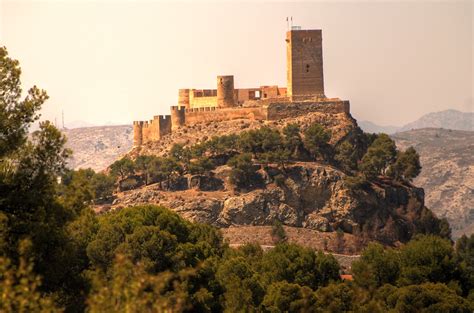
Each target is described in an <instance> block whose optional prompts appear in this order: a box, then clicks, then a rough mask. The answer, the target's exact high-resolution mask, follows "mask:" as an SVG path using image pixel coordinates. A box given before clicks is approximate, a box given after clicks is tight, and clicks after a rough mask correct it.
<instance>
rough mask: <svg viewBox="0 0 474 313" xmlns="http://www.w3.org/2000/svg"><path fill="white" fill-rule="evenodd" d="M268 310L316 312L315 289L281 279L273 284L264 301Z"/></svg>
mask: <svg viewBox="0 0 474 313" xmlns="http://www.w3.org/2000/svg"><path fill="white" fill-rule="evenodd" d="M262 304H263V306H264V307H265V309H266V311H267V312H314V307H315V306H316V297H315V296H314V292H313V290H311V288H308V287H301V286H300V285H298V284H290V283H288V282H286V281H280V282H276V283H273V284H271V285H270V286H269V287H268V291H267V293H266V294H265V298H264V299H263V302H262Z"/></svg>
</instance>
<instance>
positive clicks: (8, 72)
mask: <svg viewBox="0 0 474 313" xmlns="http://www.w3.org/2000/svg"><path fill="white" fill-rule="evenodd" d="M20 76H21V68H20V63H19V62H18V61H17V60H14V59H11V58H10V57H9V56H8V52H7V49H6V48H5V47H0V77H1V80H0V160H2V162H6V160H5V159H4V158H5V157H7V156H9V155H10V154H11V153H14V152H16V151H18V147H21V146H23V145H24V144H25V143H26V141H27V135H28V129H29V127H30V125H31V123H33V122H34V121H36V120H38V118H39V114H38V111H39V110H40V108H41V106H42V105H43V103H44V102H45V101H46V100H47V99H48V95H47V94H46V91H44V90H40V89H38V88H37V87H36V86H34V87H32V88H30V89H29V90H28V92H27V95H26V97H24V98H23V99H22V88H21V80H20Z"/></svg>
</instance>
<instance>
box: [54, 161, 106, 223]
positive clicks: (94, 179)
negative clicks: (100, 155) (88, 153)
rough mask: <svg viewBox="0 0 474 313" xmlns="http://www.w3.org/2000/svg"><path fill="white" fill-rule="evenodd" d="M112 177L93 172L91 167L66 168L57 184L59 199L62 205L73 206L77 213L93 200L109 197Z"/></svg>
mask: <svg viewBox="0 0 474 313" xmlns="http://www.w3.org/2000/svg"><path fill="white" fill-rule="evenodd" d="M114 184H115V180H114V178H113V177H111V176H109V175H106V174H103V173H95V172H94V171H93V170H92V169H90V168H89V169H79V170H77V171H74V170H67V171H66V172H65V173H64V174H63V175H62V176H61V184H60V185H59V190H58V192H59V196H60V198H59V199H60V201H61V202H62V203H63V205H64V206H66V207H69V208H73V209H74V211H75V212H76V213H77V214H79V212H80V211H81V210H83V209H84V208H86V207H88V206H89V205H90V204H93V203H94V202H102V201H106V200H108V199H110V198H111V197H112V194H113V191H114Z"/></svg>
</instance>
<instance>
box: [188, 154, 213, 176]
mask: <svg viewBox="0 0 474 313" xmlns="http://www.w3.org/2000/svg"><path fill="white" fill-rule="evenodd" d="M214 168H215V166H214V163H213V162H212V161H211V160H210V159H209V158H207V157H200V158H198V159H195V160H193V161H191V163H190V164H189V168H188V170H189V173H191V174H200V175H203V174H206V173H208V172H209V171H211V170H213V169H214Z"/></svg>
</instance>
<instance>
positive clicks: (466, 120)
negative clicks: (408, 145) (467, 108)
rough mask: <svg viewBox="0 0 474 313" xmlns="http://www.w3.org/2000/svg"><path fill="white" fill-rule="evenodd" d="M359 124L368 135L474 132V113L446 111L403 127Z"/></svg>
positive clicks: (429, 115)
mask: <svg viewBox="0 0 474 313" xmlns="http://www.w3.org/2000/svg"><path fill="white" fill-rule="evenodd" d="M357 124H358V125H359V126H360V128H362V130H363V131H365V132H366V133H386V134H394V133H396V132H403V131H407V130H413V129H421V128H445V129H453V130H468V131H474V112H461V111H457V110H445V111H440V112H432V113H428V114H425V115H423V116H422V117H420V118H419V119H417V120H415V121H413V122H411V123H408V124H406V125H404V126H402V127H400V126H393V125H388V126H384V125H378V124H376V123H373V122H370V121H358V122H357Z"/></svg>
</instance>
